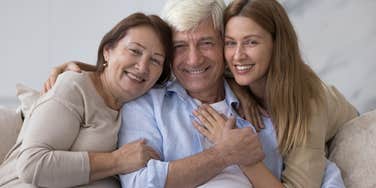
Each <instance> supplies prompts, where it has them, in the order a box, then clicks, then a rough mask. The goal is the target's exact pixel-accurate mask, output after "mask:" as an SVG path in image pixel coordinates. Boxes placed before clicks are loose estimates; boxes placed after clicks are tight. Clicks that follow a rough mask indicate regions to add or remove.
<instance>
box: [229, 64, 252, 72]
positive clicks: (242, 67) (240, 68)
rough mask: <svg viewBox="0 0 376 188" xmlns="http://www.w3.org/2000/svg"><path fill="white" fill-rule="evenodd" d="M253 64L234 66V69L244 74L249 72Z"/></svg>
mask: <svg viewBox="0 0 376 188" xmlns="http://www.w3.org/2000/svg"><path fill="white" fill-rule="evenodd" d="M254 66H255V64H245V65H234V67H235V69H236V70H237V71H239V72H245V71H249V70H251V69H252V68H253V67H254Z"/></svg>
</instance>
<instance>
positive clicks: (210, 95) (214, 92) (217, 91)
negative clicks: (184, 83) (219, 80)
mask: <svg viewBox="0 0 376 188" xmlns="http://www.w3.org/2000/svg"><path fill="white" fill-rule="evenodd" d="M217 85H218V86H217V87H213V88H210V89H208V90H206V91H202V92H189V91H188V94H189V95H190V96H191V97H193V98H195V99H198V100H200V101H201V102H202V103H207V104H212V103H216V102H218V101H221V100H224V99H225V89H224V87H223V84H217Z"/></svg>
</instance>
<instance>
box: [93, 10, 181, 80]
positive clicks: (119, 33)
mask: <svg viewBox="0 0 376 188" xmlns="http://www.w3.org/2000/svg"><path fill="white" fill-rule="evenodd" d="M141 25H146V26H150V27H151V28H152V29H153V30H154V31H155V32H156V34H157V35H158V37H159V40H160V42H161V44H162V45H163V50H164V52H165V61H164V62H163V70H162V74H161V76H160V77H159V79H158V81H157V82H156V83H157V84H163V83H165V82H166V81H168V80H169V79H170V77H171V62H172V60H173V53H174V51H173V45H172V31H171V28H170V27H169V26H168V25H167V23H166V22H164V21H163V20H162V19H161V18H159V17H158V16H156V15H145V14H143V13H134V14H131V15H129V16H128V17H126V18H124V19H123V20H121V21H120V22H119V23H118V24H116V25H115V27H113V28H112V29H111V30H110V31H109V32H108V33H107V34H106V35H104V37H103V38H102V41H101V43H100V45H99V48H98V57H97V65H96V67H97V72H101V71H103V70H104V67H103V65H104V64H105V63H106V61H105V60H104V56H103V50H104V48H113V47H115V46H116V45H117V43H118V42H119V41H120V40H121V39H122V38H123V37H124V36H125V35H126V33H127V31H128V29H130V28H133V27H136V26H141Z"/></svg>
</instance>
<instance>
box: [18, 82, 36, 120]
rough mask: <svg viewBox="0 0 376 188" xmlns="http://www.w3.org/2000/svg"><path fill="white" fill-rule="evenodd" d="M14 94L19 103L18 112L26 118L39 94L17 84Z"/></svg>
mask: <svg viewBox="0 0 376 188" xmlns="http://www.w3.org/2000/svg"><path fill="white" fill-rule="evenodd" d="M16 94H17V97H18V100H19V101H20V103H21V106H20V110H21V111H22V113H23V115H24V116H25V117H27V116H28V115H29V114H30V111H31V109H32V107H33V104H34V103H35V102H36V101H37V99H38V98H39V97H40V92H38V91H37V90H34V89H32V88H30V87H27V86H25V85H22V84H17V85H16Z"/></svg>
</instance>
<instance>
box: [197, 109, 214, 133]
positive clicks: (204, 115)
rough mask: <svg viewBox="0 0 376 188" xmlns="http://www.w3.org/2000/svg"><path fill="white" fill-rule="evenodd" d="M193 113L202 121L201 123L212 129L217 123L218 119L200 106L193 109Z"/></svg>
mask: <svg viewBox="0 0 376 188" xmlns="http://www.w3.org/2000/svg"><path fill="white" fill-rule="evenodd" d="M193 114H194V115H195V116H196V117H197V118H198V119H199V120H200V121H201V123H202V124H203V125H204V126H205V127H207V128H208V129H212V128H213V127H214V126H215V125H216V124H217V122H216V120H215V119H214V118H213V116H211V115H210V114H209V113H208V112H207V111H206V110H205V109H203V108H201V107H199V108H198V109H197V110H194V111H193Z"/></svg>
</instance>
